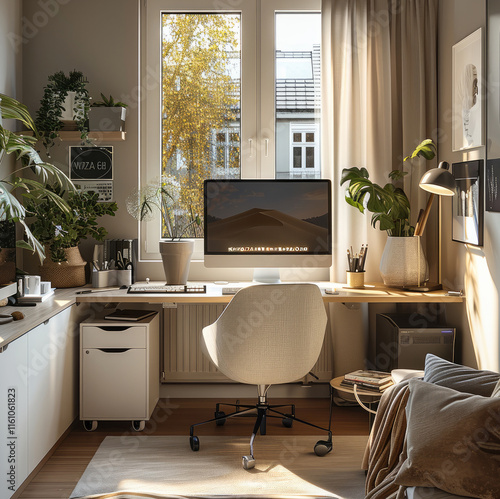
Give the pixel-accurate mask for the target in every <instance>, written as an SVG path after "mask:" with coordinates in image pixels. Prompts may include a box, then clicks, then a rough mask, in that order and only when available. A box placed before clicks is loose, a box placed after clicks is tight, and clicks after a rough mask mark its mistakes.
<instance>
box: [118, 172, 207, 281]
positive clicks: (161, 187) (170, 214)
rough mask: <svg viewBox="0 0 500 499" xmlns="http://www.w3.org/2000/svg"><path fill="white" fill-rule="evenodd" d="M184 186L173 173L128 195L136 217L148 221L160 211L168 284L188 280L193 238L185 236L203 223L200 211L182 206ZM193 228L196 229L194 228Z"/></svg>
mask: <svg viewBox="0 0 500 499" xmlns="http://www.w3.org/2000/svg"><path fill="white" fill-rule="evenodd" d="M180 198H181V186H180V184H179V182H178V181H177V180H176V179H175V178H174V177H172V176H169V175H163V176H162V177H161V178H160V179H159V180H157V181H154V182H152V183H150V184H148V185H146V186H145V187H143V188H142V189H138V190H137V191H136V192H134V193H132V194H131V195H130V196H129V197H128V199H127V210H128V212H129V213H130V214H131V215H132V216H133V217H134V218H136V219H137V220H140V221H144V222H148V221H151V220H153V219H154V218H155V215H156V214H158V213H159V214H160V215H161V219H162V234H166V237H165V238H164V239H162V240H160V243H159V250H160V254H161V257H162V261H163V268H164V270H165V277H166V280H167V284H186V282H187V277H188V273H189V265H190V261H191V255H192V254H193V249H194V240H193V239H189V238H184V237H185V236H186V235H187V234H188V233H189V232H190V231H191V233H192V234H193V233H194V234H196V227H197V226H199V225H200V224H201V218H200V216H199V215H198V214H197V213H193V212H192V211H190V210H185V209H182V208H181V207H180ZM193 231H194V232H193Z"/></svg>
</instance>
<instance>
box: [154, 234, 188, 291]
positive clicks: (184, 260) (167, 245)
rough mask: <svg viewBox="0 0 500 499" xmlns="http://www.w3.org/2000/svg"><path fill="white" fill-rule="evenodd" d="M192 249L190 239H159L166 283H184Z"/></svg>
mask: <svg viewBox="0 0 500 499" xmlns="http://www.w3.org/2000/svg"><path fill="white" fill-rule="evenodd" d="M193 250H194V241H193V240H192V239H181V240H180V241H167V240H163V241H160V254H161V259H162V261H163V270H164V271H165V279H166V281H167V284H186V282H187V278H188V274H189V264H190V263H191V255H192V254H193Z"/></svg>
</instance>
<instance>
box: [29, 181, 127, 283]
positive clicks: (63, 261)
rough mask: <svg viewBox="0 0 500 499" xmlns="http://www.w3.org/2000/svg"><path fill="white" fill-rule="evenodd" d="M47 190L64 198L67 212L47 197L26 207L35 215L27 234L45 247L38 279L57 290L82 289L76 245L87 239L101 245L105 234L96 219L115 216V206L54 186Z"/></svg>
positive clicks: (89, 194) (88, 194) (82, 269)
mask: <svg viewBox="0 0 500 499" xmlns="http://www.w3.org/2000/svg"><path fill="white" fill-rule="evenodd" d="M47 189H48V190H51V191H53V192H55V193H56V194H57V195H59V196H60V197H62V198H64V199H65V200H66V202H67V204H68V206H69V210H68V211H67V212H61V211H60V210H58V208H57V206H56V205H55V204H54V203H53V202H52V198H51V197H50V196H43V197H40V198H38V199H32V200H30V201H29V202H28V204H27V206H26V209H27V211H28V212H29V213H30V214H32V215H34V219H33V221H32V222H31V224H30V230H31V232H32V233H33V234H34V235H35V237H36V238H37V239H38V240H39V241H40V242H41V243H42V244H44V245H45V247H46V252H47V259H46V260H45V261H44V263H43V265H41V266H40V269H39V271H40V276H41V277H42V280H47V281H51V282H52V285H53V286H54V287H56V288H70V287H76V286H83V285H84V284H85V282H86V278H85V265H86V262H85V261H84V260H83V259H82V257H81V255H80V250H79V249H78V244H79V243H80V241H81V240H83V239H86V238H87V237H92V238H94V239H95V240H97V241H102V240H103V239H104V238H105V237H106V235H107V231H106V229H105V228H104V227H100V226H99V224H98V220H97V219H98V218H100V217H102V216H104V215H111V216H114V214H115V212H116V210H117V209H118V207H117V205H116V203H114V202H113V203H100V202H99V201H98V198H99V195H98V194H97V193H96V192H92V191H90V192H84V191H71V192H67V193H66V192H64V191H63V190H62V189H61V188H60V187H57V186H54V187H51V186H47ZM35 215H36V216H35Z"/></svg>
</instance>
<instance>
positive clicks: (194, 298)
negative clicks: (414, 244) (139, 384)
mask: <svg viewBox="0 0 500 499" xmlns="http://www.w3.org/2000/svg"><path fill="white" fill-rule="evenodd" d="M150 284H154V283H150ZM158 284H160V282H159V283H158ZM193 284H205V285H206V286H207V292H206V293H178V294H175V293H144V294H139V293H127V290H124V289H117V290H112V291H103V292H98V293H87V294H79V295H75V299H76V302H77V303H85V302H87V303H89V302H90V303H99V302H101V303H102V302H104V303H108V302H120V303H229V302H230V301H231V298H232V297H233V295H223V294H222V288H223V287H225V286H231V287H244V286H249V285H251V283H230V284H229V285H217V284H213V283H203V282H200V283H198V282H196V283H193ZM314 284H317V285H318V286H319V288H320V289H321V290H322V294H323V300H324V301H325V303H334V302H337V303H461V302H463V301H464V298H465V297H464V296H447V294H446V291H444V290H439V291H429V292H427V293H416V292H411V291H402V290H400V289H395V288H388V287H387V286H384V285H383V284H366V285H365V289H348V288H344V287H343V286H345V284H339V283H332V282H316V283H314ZM327 288H335V289H336V290H337V291H338V292H339V294H336V295H330V294H325V292H324V290H325V289H327Z"/></svg>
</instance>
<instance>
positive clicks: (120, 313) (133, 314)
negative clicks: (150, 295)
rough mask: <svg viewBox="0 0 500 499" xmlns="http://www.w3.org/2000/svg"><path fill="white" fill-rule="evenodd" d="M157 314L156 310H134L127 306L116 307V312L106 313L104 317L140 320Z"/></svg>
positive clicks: (118, 319)
mask: <svg viewBox="0 0 500 499" xmlns="http://www.w3.org/2000/svg"><path fill="white" fill-rule="evenodd" d="M155 314H156V312H155V311H154V310H133V309H127V308H126V309H123V310H121V309H116V310H115V311H114V312H111V313H110V314H108V315H105V316H104V318H105V319H108V320H111V321H140V320H141V319H145V318H146V317H151V316H152V315H155Z"/></svg>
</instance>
